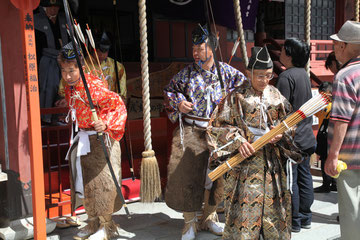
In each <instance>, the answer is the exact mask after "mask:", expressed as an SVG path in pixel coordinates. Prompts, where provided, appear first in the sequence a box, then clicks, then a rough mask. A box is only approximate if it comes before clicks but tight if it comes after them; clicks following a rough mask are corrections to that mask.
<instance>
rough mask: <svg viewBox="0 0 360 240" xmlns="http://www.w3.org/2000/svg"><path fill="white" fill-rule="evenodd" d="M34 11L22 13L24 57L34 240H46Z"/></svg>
mask: <svg viewBox="0 0 360 240" xmlns="http://www.w3.org/2000/svg"><path fill="white" fill-rule="evenodd" d="M33 19H34V18H33V11H32V9H26V10H24V9H20V22H21V26H22V40H23V53H24V59H23V60H24V72H25V82H26V98H27V109H28V121H29V142H30V144H29V148H30V161H31V163H30V164H31V180H32V205H33V219H34V238H35V239H36V240H43V239H46V215H45V193H44V172H43V171H44V167H43V156H42V143H41V125H40V104H39V89H38V79H37V76H38V74H37V62H36V48H35V34H34V20H33Z"/></svg>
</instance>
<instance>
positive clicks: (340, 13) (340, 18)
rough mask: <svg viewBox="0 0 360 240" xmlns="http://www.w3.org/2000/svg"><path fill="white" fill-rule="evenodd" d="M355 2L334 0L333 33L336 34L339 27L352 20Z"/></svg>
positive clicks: (351, 0) (352, 0)
mask: <svg viewBox="0 0 360 240" xmlns="http://www.w3.org/2000/svg"><path fill="white" fill-rule="evenodd" d="M354 8H355V0H336V7H335V32H338V31H339V29H340V28H341V26H342V25H343V24H344V23H345V22H346V21H347V20H351V19H353V18H354V14H355V12H354Z"/></svg>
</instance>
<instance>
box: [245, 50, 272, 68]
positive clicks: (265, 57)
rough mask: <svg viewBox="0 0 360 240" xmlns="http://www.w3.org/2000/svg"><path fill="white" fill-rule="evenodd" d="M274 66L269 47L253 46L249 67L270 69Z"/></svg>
mask: <svg viewBox="0 0 360 240" xmlns="http://www.w3.org/2000/svg"><path fill="white" fill-rule="evenodd" d="M272 67H273V62H272V60H271V58H270V55H269V52H268V50H267V47H253V48H251V57H250V59H249V64H248V67H247V68H248V69H269V68H272Z"/></svg>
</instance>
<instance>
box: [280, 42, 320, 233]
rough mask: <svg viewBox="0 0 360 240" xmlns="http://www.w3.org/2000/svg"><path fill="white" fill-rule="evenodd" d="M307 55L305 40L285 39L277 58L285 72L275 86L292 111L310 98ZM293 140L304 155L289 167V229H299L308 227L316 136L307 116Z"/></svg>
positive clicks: (309, 223) (312, 192) (297, 230)
mask: <svg viewBox="0 0 360 240" xmlns="http://www.w3.org/2000/svg"><path fill="white" fill-rule="evenodd" d="M309 56H310V46H309V45H308V44H307V43H305V42H303V41H301V40H299V39H297V38H289V39H286V40H285V43H284V46H283V48H282V50H281V55H280V61H281V63H282V64H284V66H285V67H286V71H284V72H282V73H281V74H280V75H279V79H278V82H277V85H276V87H277V88H278V89H279V91H280V93H281V94H282V95H283V96H284V97H285V98H286V99H287V100H288V101H289V102H290V104H291V105H292V107H293V110H294V111H296V110H298V109H299V108H300V107H301V106H302V105H303V104H304V103H305V102H306V101H307V100H309V99H310V98H311V97H312V94H311V86H310V79H309V76H308V74H307V72H306V70H305V65H306V63H307V62H308V60H309ZM294 141H295V143H296V144H297V146H298V147H299V148H300V149H301V150H302V151H303V152H305V153H306V154H307V156H306V157H304V158H303V161H302V162H301V163H300V164H295V165H293V166H292V168H293V169H292V173H293V185H292V191H293V194H292V231H293V232H300V230H301V228H306V229H309V228H311V217H312V215H311V210H310V207H311V205H312V203H313V201H314V190H313V182H312V176H311V173H310V156H311V155H312V154H313V153H314V152H315V145H316V139H315V136H314V134H313V130H312V118H306V119H304V120H303V121H301V122H300V123H299V124H298V126H297V129H296V132H295V137H294Z"/></svg>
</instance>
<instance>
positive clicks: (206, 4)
mask: <svg viewBox="0 0 360 240" xmlns="http://www.w3.org/2000/svg"><path fill="white" fill-rule="evenodd" d="M208 1H210V0H204V2H205V4H204V7H205V17H206V23H207V24H206V25H207V26H206V27H207V31H208V33H209V42H210V47H211V50H212V52H213V56H214V61H215V66H216V71H217V74H218V77H219V81H220V86H221V93H222V97H223V98H224V97H225V94H226V92H225V88H224V82H223V79H222V76H221V72H220V65H219V61H218V58H217V56H216V49H215V43H214V42H213V38H211V37H210V34H211V29H210V14H209V3H208Z"/></svg>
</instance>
